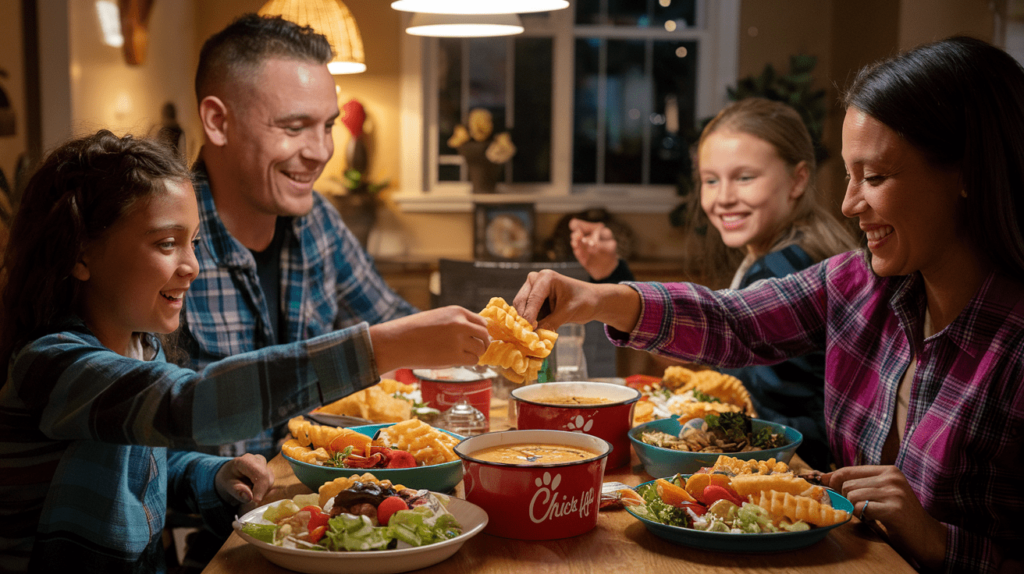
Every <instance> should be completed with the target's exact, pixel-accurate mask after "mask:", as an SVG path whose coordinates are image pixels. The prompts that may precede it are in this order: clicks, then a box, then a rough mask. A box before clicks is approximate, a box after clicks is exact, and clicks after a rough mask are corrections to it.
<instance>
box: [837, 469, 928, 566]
mask: <svg viewBox="0 0 1024 574" xmlns="http://www.w3.org/2000/svg"><path fill="white" fill-rule="evenodd" d="M821 483H822V484H824V485H825V486H828V487H829V488H831V489H833V490H835V491H837V492H841V493H842V495H843V496H845V497H846V498H847V499H848V500H849V501H850V502H852V503H853V514H854V515H855V516H857V517H858V518H860V519H862V520H864V521H868V520H877V521H878V522H881V523H882V526H884V527H885V530H886V533H887V534H888V536H889V540H890V542H891V543H892V545H893V546H895V547H896V548H897V549H899V550H901V551H904V552H906V553H907V554H909V555H910V556H912V557H913V558H914V559H916V560H917V562H918V564H919V565H920V566H922V567H924V568H926V569H936V568H940V567H941V566H942V563H943V561H944V560H945V557H946V531H947V528H946V526H945V525H944V524H942V523H941V522H939V521H938V520H936V519H934V518H932V516H931V515H930V514H928V512H927V511H926V510H925V509H924V507H923V506H921V502H920V501H918V499H917V496H915V495H914V491H913V490H911V488H910V484H909V483H908V482H907V477H906V476H904V475H903V472H902V471H901V470H900V469H899V468H896V467H895V466H848V467H844V468H840V469H839V470H836V471H834V472H830V473H828V474H825V475H822V477H821ZM865 505H867V510H865V509H864V507H865Z"/></svg>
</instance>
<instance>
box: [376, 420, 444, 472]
mask: <svg viewBox="0 0 1024 574" xmlns="http://www.w3.org/2000/svg"><path fill="white" fill-rule="evenodd" d="M378 438H379V439H380V441H381V442H383V443H384V444H385V445H386V446H388V447H389V448H395V449H398V450H404V451H407V452H409V453H410V454H412V456H413V458H415V459H416V460H417V461H419V462H422V463H424V464H443V463H446V462H452V461H455V460H459V457H458V455H457V454H455V451H454V450H452V449H453V448H454V447H455V445H457V444H459V441H458V439H456V438H455V437H453V436H451V435H450V434H446V433H443V432H441V431H439V430H437V429H435V428H434V427H432V426H430V425H428V424H427V423H425V422H423V421H421V420H418V419H412V420H408V421H403V422H400V423H397V424H394V425H392V426H390V427H385V428H383V429H381V430H380V434H379V436H378Z"/></svg>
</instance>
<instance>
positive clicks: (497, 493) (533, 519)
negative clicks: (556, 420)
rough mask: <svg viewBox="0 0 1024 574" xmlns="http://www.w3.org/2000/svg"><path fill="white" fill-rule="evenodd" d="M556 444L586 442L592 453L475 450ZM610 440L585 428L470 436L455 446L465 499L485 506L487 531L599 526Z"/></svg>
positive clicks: (556, 531)
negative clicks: (512, 460)
mask: <svg viewBox="0 0 1024 574" xmlns="http://www.w3.org/2000/svg"><path fill="white" fill-rule="evenodd" d="M513 444H557V445H566V446H572V447H576V448H582V449H586V450H589V451H590V452H593V453H595V456H594V458H591V459H587V460H582V461H577V462H567V463H560V464H543V465H523V464H506V463H500V462H485V461H481V460H477V459H475V458H473V453H475V452H479V451H481V450H484V449H487V448H491V447H494V446H500V445H513ZM609 452H611V445H610V444H608V442H607V441H605V440H602V439H599V438H597V437H593V436H590V435H585V434H581V433H570V432H565V431H552V430H529V431H503V432H491V433H485V434H482V435H479V436H475V437H470V438H467V439H465V440H463V441H462V442H460V443H459V444H458V445H457V446H456V447H455V453H456V454H458V455H459V457H461V458H462V466H463V471H464V472H463V475H462V480H463V483H462V484H463V486H464V487H465V491H466V500H468V501H469V502H472V503H473V504H476V505H477V506H479V507H481V508H483V509H484V510H485V511H487V515H488V516H490V517H491V519H490V520H489V521H488V523H487V527H486V528H485V529H484V532H486V533H488V534H493V535H494V536H501V537H504V538H515V539H518V540H554V539H558V538H569V537H572V536H579V535H580V534H583V533H585V532H589V531H590V530H592V529H593V528H594V527H595V526H597V514H598V510H599V508H600V505H601V483H602V482H603V480H604V468H605V463H606V461H607V457H608V453H609Z"/></svg>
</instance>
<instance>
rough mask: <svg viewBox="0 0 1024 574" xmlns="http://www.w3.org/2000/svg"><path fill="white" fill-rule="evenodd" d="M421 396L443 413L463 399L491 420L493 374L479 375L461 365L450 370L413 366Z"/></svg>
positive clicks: (489, 372) (424, 400) (425, 401)
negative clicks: (416, 367)
mask: <svg viewBox="0 0 1024 574" xmlns="http://www.w3.org/2000/svg"><path fill="white" fill-rule="evenodd" d="M413 374H414V375H415V376H416V378H417V379H418V380H419V382H420V395H421V396H422V397H423V402H424V403H426V404H427V406H430V407H433V408H435V409H437V410H439V411H441V412H444V411H446V410H448V409H450V408H452V405H454V404H455V403H457V402H459V401H461V400H462V399H466V400H467V401H469V404H471V405H473V407H474V408H476V410H478V411H480V412H481V413H483V414H484V418H485V419H487V421H488V423H490V420H491V386H492V385H493V382H494V380H493V378H492V377H493V376H494V373H493V372H491V371H489V370H488V371H487V374H484V375H482V374H480V373H477V372H476V371H471V370H469V369H464V368H461V367H456V368H451V369H416V370H415V371H413Z"/></svg>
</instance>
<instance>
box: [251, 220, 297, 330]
mask: <svg viewBox="0 0 1024 574" xmlns="http://www.w3.org/2000/svg"><path fill="white" fill-rule="evenodd" d="M291 222H292V220H291V218H290V217H278V218H277V224H276V225H275V226H274V239H273V240H271V242H270V245H268V246H267V248H266V249H264V250H263V251H253V250H252V249H250V250H249V252H250V253H252V256H253V258H254V259H256V275H257V276H258V277H259V279H260V287H261V288H262V289H263V296H264V297H265V298H266V300H267V310H268V311H269V312H270V329H271V331H272V332H273V333H274V336H275V337H277V341H276V342H277V343H282V342H285V341H287V337H286V336H285V335H286V334H285V333H284V332H283V331H281V325H283V324H286V322H284V321H281V248H282V247H283V246H284V243H285V238H287V237H288V236H289V235H290V234H291Z"/></svg>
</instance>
